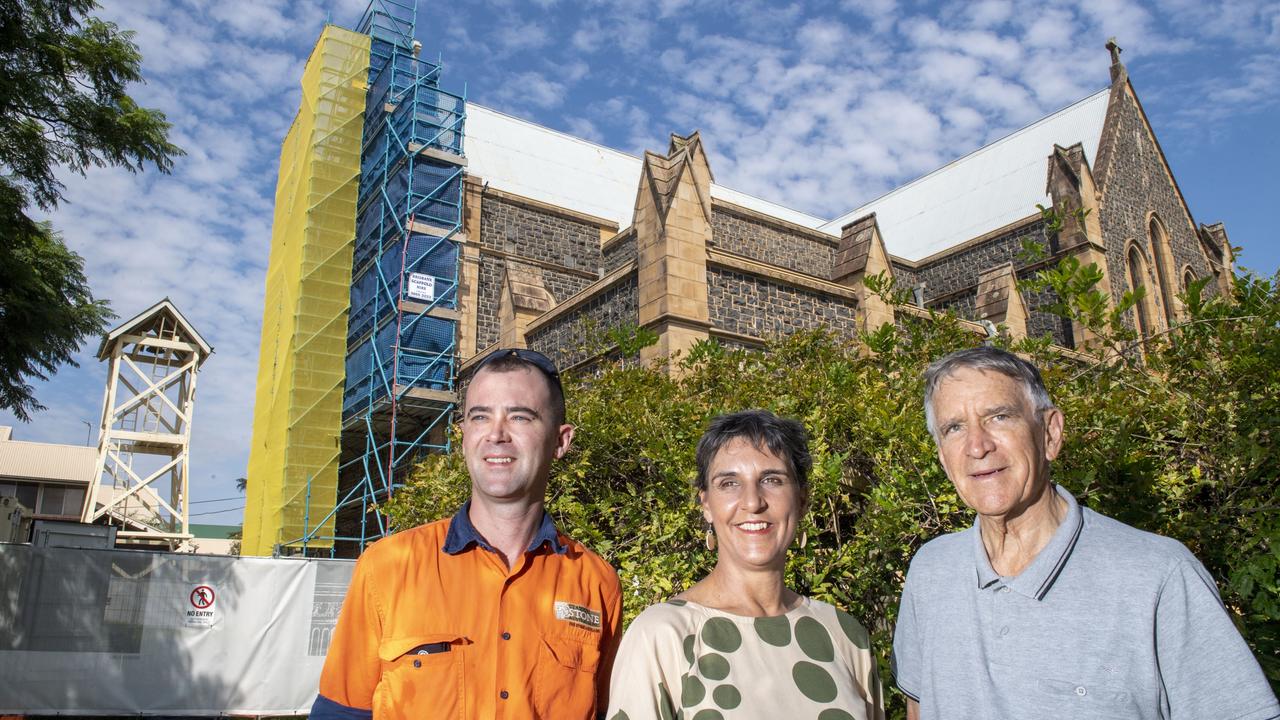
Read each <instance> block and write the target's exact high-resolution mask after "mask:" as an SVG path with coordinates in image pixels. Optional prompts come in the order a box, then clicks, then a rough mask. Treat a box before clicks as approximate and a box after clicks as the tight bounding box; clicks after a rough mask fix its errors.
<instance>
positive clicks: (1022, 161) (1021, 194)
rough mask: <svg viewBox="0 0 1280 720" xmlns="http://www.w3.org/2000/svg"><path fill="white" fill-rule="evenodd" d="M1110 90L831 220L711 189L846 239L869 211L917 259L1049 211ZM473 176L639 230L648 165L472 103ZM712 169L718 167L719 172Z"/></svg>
mask: <svg viewBox="0 0 1280 720" xmlns="http://www.w3.org/2000/svg"><path fill="white" fill-rule="evenodd" d="M1108 93H1109V91H1108V90H1102V91H1099V92H1097V93H1095V94H1093V95H1090V96H1089V97H1087V98H1085V99H1083V100H1081V101H1079V102H1077V103H1075V104H1073V105H1071V106H1069V107H1066V108H1064V109H1062V110H1059V111H1058V112H1056V113H1054V114H1052V115H1050V116H1048V117H1046V118H1043V119H1041V120H1039V121H1037V122H1035V123H1033V124H1031V125H1029V126H1027V127H1025V128H1022V129H1021V130H1018V131H1017V132H1014V133H1012V134H1010V135H1008V136H1006V137H1004V138H1001V139H999V140H997V141H995V142H993V143H991V144H989V145H986V146H985V147H982V148H980V149H978V150H975V151H974V152H972V153H969V154H968V155H965V156H964V157H962V158H960V159H958V160H955V161H952V162H950V163H948V164H947V165H944V166H943V167H941V168H938V169H937V170H935V171H933V172H931V173H929V174H928V175H925V176H924V177H921V178H919V179H917V180H913V181H911V182H909V183H907V184H906V185H902V186H901V187H898V188H897V189H895V190H893V191H891V192H889V193H886V194H885V195H882V196H880V197H879V198H876V199H875V200H872V201H871V202H868V203H866V204H864V205H862V206H861V207H858V208H856V209H854V210H852V211H850V212H848V213H845V214H843V215H841V216H840V217H838V218H836V219H834V220H831V221H826V220H824V219H822V218H818V217H815V216H813V215H809V214H806V213H803V212H800V211H798V210H793V209H791V208H788V207H784V206H782V205H778V204H776V203H773V202H769V201H768V200H764V199H761V198H757V197H754V196H752V195H748V194H746V193H742V192H739V191H737V190H732V189H730V188H727V187H724V186H723V185H718V184H715V183H712V185H711V196H712V197H713V198H716V199H719V200H724V201H726V202H730V203H733V204H735V205H741V206H743V207H746V208H749V209H751V210H755V211H757V212H760V213H763V214H766V215H770V216H773V217H776V218H779V219H782V220H786V221H788V222H791V223H794V224H796V225H800V226H803V227H807V228H811V229H815V230H820V231H822V232H825V233H828V234H830V235H833V236H836V237H838V236H839V235H840V228H841V227H842V226H844V225H846V224H848V223H850V222H852V221H854V220H857V219H859V218H862V217H865V216H866V215H868V214H870V213H873V212H874V213H875V214H876V221H877V222H878V223H879V225H880V231H881V234H882V236H883V237H884V240H885V244H886V246H887V249H888V251H889V253H890V254H892V255H894V256H896V257H900V258H903V259H906V260H911V261H916V260H921V259H924V258H926V257H928V256H930V255H933V254H935V253H938V252H941V251H943V250H946V249H948V248H950V247H953V246H955V245H958V244H960V243H963V242H965V241H966V240H971V239H973V238H975V237H979V236H981V235H984V234H986V233H988V232H991V231H992V230H996V229H998V228H1001V227H1004V226H1006V225H1008V224H1010V223H1013V222H1016V221H1018V220H1021V219H1023V218H1025V217H1027V216H1028V215H1031V214H1032V213H1034V212H1035V206H1036V204H1037V203H1039V204H1042V205H1048V204H1049V202H1050V200H1049V196H1048V194H1047V193H1046V188H1045V185H1046V173H1047V165H1046V163H1047V158H1048V157H1049V154H1050V153H1051V152H1052V151H1053V145H1054V144H1055V143H1056V144H1058V145H1062V146H1063V147H1069V146H1071V145H1074V144H1075V143H1077V142H1079V143H1082V144H1083V145H1084V151H1085V156H1086V157H1087V158H1088V160H1089V163H1090V165H1092V164H1093V161H1094V154H1095V153H1096V152H1097V149H1098V141H1099V138H1100V137H1101V135H1102V123H1103V120H1104V118H1105V117H1106V112H1107V100H1108ZM465 153H466V156H467V164H468V167H467V169H468V171H469V172H471V173H474V174H476V175H478V176H479V177H480V178H481V179H483V180H484V181H485V182H486V183H488V184H489V186H490V187H493V188H494V189H497V190H503V191H506V192H510V193H513V194H516V195H520V196H523V197H527V198H530V199H533V200H538V201H540V202H545V203H548V204H551V205H555V206H558V207H563V208H567V209H570V210H575V211H577V212H581V213H585V214H588V215H594V216H596V217H600V218H604V219H607V220H611V221H613V222H616V223H617V224H618V227H619V228H625V227H627V226H629V225H631V221H632V214H633V213H634V211H635V199H636V187H637V183H638V182H639V178H640V167H641V159H640V158H639V157H636V156H635V155H631V154H628V153H624V152H621V151H619V150H614V149H612V148H608V147H605V146H603V145H599V144H597V143H593V142H590V141H588V140H584V139H582V138H577V137H574V136H572V135H569V134H567V133H563V132H560V131H557V130H552V129H551V128H548V127H544V126H542V125H538V124H536V123H532V122H529V121H527V120H521V119H519V118H516V117H512V116H510V115H507V114H505V113H501V112H498V111H497V110H493V109H491V108H487V107H484V106H483V105H478V104H476V103H467V134H466V145H465ZM712 170H713V171H714V168H713V169H712Z"/></svg>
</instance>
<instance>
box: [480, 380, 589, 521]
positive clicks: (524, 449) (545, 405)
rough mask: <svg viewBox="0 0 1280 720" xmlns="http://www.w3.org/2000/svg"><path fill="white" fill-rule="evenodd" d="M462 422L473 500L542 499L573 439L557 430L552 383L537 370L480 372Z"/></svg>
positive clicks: (566, 430) (568, 431) (566, 428)
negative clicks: (554, 462) (553, 469)
mask: <svg viewBox="0 0 1280 720" xmlns="http://www.w3.org/2000/svg"><path fill="white" fill-rule="evenodd" d="M463 408H464V409H463V417H462V453H463V456H464V457H465V459H466V462H467V471H468V472H469V473H470V474H471V492H472V498H473V500H479V501H481V502H484V501H494V502H498V503H503V502H513V501H520V500H525V499H532V498H536V499H539V500H540V499H542V497H543V496H544V495H545V494H546V489H547V476H548V475H549V474H550V472H551V461H552V459H553V458H558V457H562V456H563V455H564V454H565V452H567V451H568V450H569V443H570V441H572V439H573V426H572V425H557V424H555V418H554V417H553V415H552V410H551V390H550V388H549V387H548V386H547V380H546V378H544V377H543V376H542V375H541V374H540V373H538V372H537V371H536V370H534V369H532V368H520V369H516V370H511V371H507V372H496V371H491V370H481V371H480V372H478V373H476V376H475V377H474V378H472V380H471V385H470V386H469V387H468V388H467V397H466V400H465V402H464V406H463Z"/></svg>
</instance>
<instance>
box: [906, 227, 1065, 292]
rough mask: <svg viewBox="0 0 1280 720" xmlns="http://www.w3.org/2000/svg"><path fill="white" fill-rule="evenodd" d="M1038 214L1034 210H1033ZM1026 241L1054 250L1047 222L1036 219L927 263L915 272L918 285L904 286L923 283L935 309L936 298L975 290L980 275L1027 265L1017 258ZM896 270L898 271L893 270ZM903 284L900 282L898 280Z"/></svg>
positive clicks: (1048, 250)
mask: <svg viewBox="0 0 1280 720" xmlns="http://www.w3.org/2000/svg"><path fill="white" fill-rule="evenodd" d="M1030 210H1031V211H1033V212H1034V211H1035V208H1030ZM1023 238H1031V239H1033V240H1035V241H1037V242H1038V243H1039V244H1040V246H1041V247H1042V248H1044V251H1045V254H1046V255H1048V254H1052V252H1053V247H1052V245H1051V243H1050V241H1049V239H1048V238H1046V237H1045V234H1044V222H1043V221H1040V220H1037V221H1035V222H1034V223H1032V224H1030V225H1025V226H1023V227H1020V228H1017V229H1015V230H1011V231H1009V232H1006V233H1005V234H1003V235H998V236H996V237H993V238H989V239H987V240H984V241H983V242H981V243H977V244H975V245H971V246H969V247H966V248H963V249H960V250H957V251H955V252H952V253H948V254H946V255H943V256H941V257H939V258H937V259H935V260H933V261H931V262H929V263H927V264H921V265H920V266H918V267H917V268H916V271H915V282H913V283H910V284H904V286H905V287H912V286H914V285H916V284H918V283H921V282H923V283H924V284H925V288H924V301H925V304H926V305H928V306H931V307H932V306H933V304H934V302H933V301H934V299H935V298H938V299H944V300H945V298H946V297H947V296H949V295H950V294H951V293H957V292H961V291H967V290H976V289H977V287H978V275H979V274H981V273H982V272H983V271H984V270H988V269H990V268H993V267H995V266H997V265H1003V264H1004V263H1007V262H1012V263H1013V267H1014V269H1015V270H1020V269H1022V268H1023V267H1026V266H1027V264H1028V263H1027V261H1025V260H1022V259H1020V258H1019V257H1018V255H1019V253H1020V252H1021V251H1022V240H1023ZM894 270H895V271H897V268H894ZM899 282H901V280H899Z"/></svg>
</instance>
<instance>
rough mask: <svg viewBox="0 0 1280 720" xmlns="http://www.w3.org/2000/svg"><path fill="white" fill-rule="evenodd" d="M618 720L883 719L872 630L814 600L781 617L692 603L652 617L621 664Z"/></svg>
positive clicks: (612, 706)
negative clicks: (746, 614)
mask: <svg viewBox="0 0 1280 720" xmlns="http://www.w3.org/2000/svg"><path fill="white" fill-rule="evenodd" d="M606 717H607V718H608V720H675V719H676V718H683V719H684V720H716V719H722V720H727V719H729V718H737V719H746V718H770V719H771V720H772V719H773V718H788V719H789V720H790V719H795V720H801V719H803V718H813V719H814V720H819V719H820V720H881V719H882V718H884V708H883V704H882V702H881V696H880V678H879V675H878V674H877V672H876V662H875V659H874V658H873V657H872V656H871V643H870V642H869V640H868V637H867V631H866V630H865V629H863V627H862V625H860V624H859V623H858V621H857V620H854V619H853V618H852V617H850V616H849V615H848V614H846V613H843V612H841V611H839V610H837V609H835V608H834V607H832V606H831V605H828V604H827V603H824V602H820V601H818V600H811V599H809V598H804V599H803V601H802V602H801V603H800V605H799V606H798V607H796V609H794V610H792V611H791V612H789V613H787V614H786V615H780V616H778V617H765V618H750V617H743V616H741V615H731V614H729V613H726V612H721V611H719V610H713V609H711V608H708V607H703V606H702V605H698V604H696V603H692V602H687V601H684V600H671V601H669V602H665V603H661V604H659V605H654V606H652V607H650V608H648V609H646V610H645V611H644V612H643V613H641V614H640V616H639V617H637V618H636V619H635V621H634V622H633V623H631V627H630V628H628V629H627V633H626V635H624V636H623V638H622V645H621V646H620V647H619V648H618V656H617V659H616V660H615V661H614V664H613V676H612V678H611V681H610V687H609V711H608V713H607V714H606Z"/></svg>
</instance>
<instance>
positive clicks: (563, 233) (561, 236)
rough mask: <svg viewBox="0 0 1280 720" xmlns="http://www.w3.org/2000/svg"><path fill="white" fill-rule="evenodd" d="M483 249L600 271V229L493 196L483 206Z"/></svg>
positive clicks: (481, 222)
mask: <svg viewBox="0 0 1280 720" xmlns="http://www.w3.org/2000/svg"><path fill="white" fill-rule="evenodd" d="M480 210H481V211H480V242H481V244H482V245H484V247H487V248H491V249H493V250H500V251H502V252H505V253H509V254H512V255H521V256H524V257H528V258H535V259H538V260H542V261H544V262H549V263H554V264H556V265H560V266H563V267H566V268H570V269H574V270H584V271H587V272H590V273H599V272H600V228H599V227H597V226H596V225H594V224H592V223H588V222H583V221H578V220H570V219H569V218H566V217H562V216H560V215H555V214H552V213H549V212H541V211H538V210H535V209H532V208H530V207H526V206H524V205H520V204H517V203H515V202H512V201H511V200H507V199H504V198H501V197H498V196H495V195H492V194H489V195H485V198H484V203H483V204H482V205H481V206H480Z"/></svg>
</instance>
